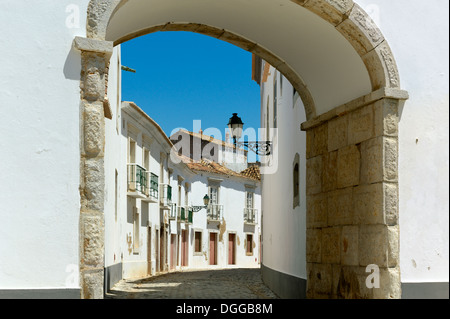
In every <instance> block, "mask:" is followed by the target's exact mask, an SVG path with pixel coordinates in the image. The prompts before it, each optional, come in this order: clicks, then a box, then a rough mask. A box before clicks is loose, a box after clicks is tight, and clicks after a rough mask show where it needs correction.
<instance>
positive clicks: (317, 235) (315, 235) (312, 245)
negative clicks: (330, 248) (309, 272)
mask: <svg viewBox="0 0 450 319" xmlns="http://www.w3.org/2000/svg"><path fill="white" fill-rule="evenodd" d="M321 246H322V230H321V229H307V230H306V262H308V263H321V262H322V255H321V254H322V251H321Z"/></svg>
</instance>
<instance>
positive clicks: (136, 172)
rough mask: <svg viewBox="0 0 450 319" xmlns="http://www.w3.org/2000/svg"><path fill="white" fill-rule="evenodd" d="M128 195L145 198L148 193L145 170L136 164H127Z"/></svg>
mask: <svg viewBox="0 0 450 319" xmlns="http://www.w3.org/2000/svg"><path fill="white" fill-rule="evenodd" d="M127 170H128V172H127V182H128V195H130V196H132V197H139V198H145V197H146V196H147V195H146V194H147V193H148V183H147V172H146V170H145V168H143V167H141V166H139V165H138V164H128V165H127Z"/></svg>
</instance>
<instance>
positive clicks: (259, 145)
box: [228, 113, 272, 156]
mask: <svg viewBox="0 0 450 319" xmlns="http://www.w3.org/2000/svg"><path fill="white" fill-rule="evenodd" d="M228 128H229V129H230V133H231V136H233V142H234V146H235V147H246V148H247V149H250V150H251V151H253V152H255V153H256V154H258V155H261V156H268V155H270V154H271V153H272V142H270V141H256V142H238V140H239V139H240V138H241V136H242V131H243V128H244V123H243V122H242V120H241V118H240V117H239V116H237V113H233V116H232V117H230V120H229V121H228Z"/></svg>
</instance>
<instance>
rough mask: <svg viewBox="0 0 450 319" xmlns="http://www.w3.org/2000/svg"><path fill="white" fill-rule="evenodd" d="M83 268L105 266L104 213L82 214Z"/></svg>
mask: <svg viewBox="0 0 450 319" xmlns="http://www.w3.org/2000/svg"><path fill="white" fill-rule="evenodd" d="M80 236H81V256H80V257H81V265H82V268H85V267H93V268H99V267H102V266H103V263H104V261H103V259H104V216H103V214H102V213H87V212H82V213H81V216H80Z"/></svg>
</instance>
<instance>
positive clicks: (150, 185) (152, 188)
mask: <svg viewBox="0 0 450 319" xmlns="http://www.w3.org/2000/svg"><path fill="white" fill-rule="evenodd" d="M146 173H147V187H146V188H145V195H146V196H147V197H146V198H143V199H142V200H144V201H146V202H149V203H157V202H158V194H159V191H158V176H157V175H155V174H153V173H151V172H146Z"/></svg>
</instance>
